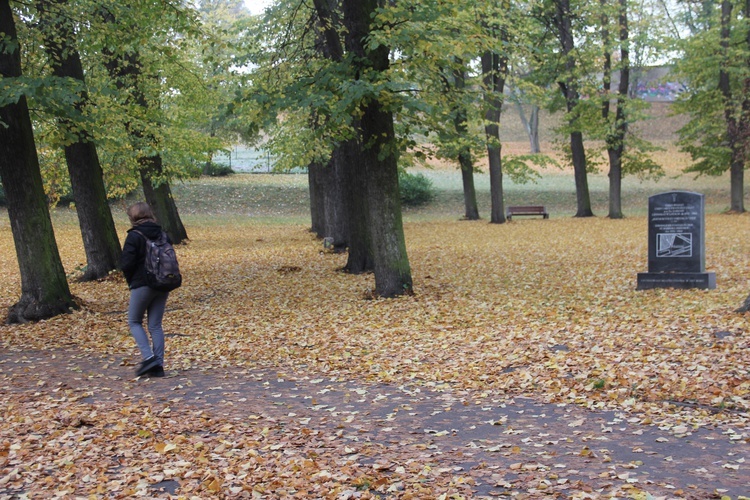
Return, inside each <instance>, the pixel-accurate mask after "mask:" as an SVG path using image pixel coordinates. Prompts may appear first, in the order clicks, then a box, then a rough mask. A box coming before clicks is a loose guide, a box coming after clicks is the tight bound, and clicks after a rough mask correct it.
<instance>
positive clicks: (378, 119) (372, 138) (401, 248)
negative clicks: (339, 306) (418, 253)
mask: <svg viewBox="0 0 750 500" xmlns="http://www.w3.org/2000/svg"><path fill="white" fill-rule="evenodd" d="M378 6H379V2H378V1H377V0H344V2H343V11H344V24H345V25H346V28H347V30H348V31H347V34H346V42H347V43H346V45H347V48H348V50H349V51H350V52H351V53H353V54H354V55H355V56H356V57H355V58H354V62H353V64H354V65H355V70H356V74H357V75H358V77H359V75H363V74H366V73H368V72H370V71H376V72H385V71H387V70H388V66H389V61H388V55H389V49H388V48H387V47H383V46H381V47H377V48H370V47H367V46H366V39H367V36H368V35H369V33H370V29H371V22H372V17H373V14H374V13H375V9H376V8H377V7H378ZM361 144H362V149H361V153H362V156H361V158H360V159H359V160H360V161H359V162H358V164H359V165H361V166H362V172H363V174H364V176H365V179H366V183H367V190H366V195H367V203H368V214H369V221H368V224H369V234H370V242H371V245H372V254H373V260H374V263H375V294H376V295H378V296H381V297H395V296H398V295H403V294H408V293H412V289H413V285H412V278H411V268H410V266H409V259H408V257H407V254H406V240H405V238H404V230H403V221H402V218H401V199H400V196H399V190H398V164H397V160H398V157H397V154H398V153H397V151H396V147H395V144H396V141H395V131H394V127H393V112H392V111H390V110H388V109H386V108H384V107H383V106H382V104H381V103H380V101H379V100H377V99H375V98H373V99H370V100H369V101H367V102H365V103H363V106H362V118H361Z"/></svg>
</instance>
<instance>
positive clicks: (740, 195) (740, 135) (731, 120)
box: [719, 0, 750, 213]
mask: <svg viewBox="0 0 750 500" xmlns="http://www.w3.org/2000/svg"><path fill="white" fill-rule="evenodd" d="M732 11H733V5H732V2H731V1H730V0H722V2H721V42H720V43H721V49H722V63H721V68H720V70H719V90H720V91H721V94H722V96H723V98H724V120H725V122H726V130H727V142H728V143H729V149H730V150H731V159H730V164H729V170H730V178H729V179H730V181H729V182H730V200H731V204H730V210H731V211H732V212H737V213H742V212H744V211H745V161H746V159H745V157H746V152H745V149H746V148H747V146H748V140H749V139H750V137H748V131H750V123H748V119H749V118H750V117H749V116H748V113H747V111H748V110H747V109H746V108H747V107H748V104H747V103H748V97H747V96H745V98H744V99H743V104H742V112H740V115H739V117H738V116H737V115H736V111H735V104H734V101H735V99H734V97H735V96H734V95H733V92H732V86H731V82H730V76H729V69H728V68H727V66H728V65H729V64H730V61H729V57H730V56H729V54H728V51H729V44H730V38H731V20H732ZM747 36H748V39H747V40H748V46H747V47H746V49H750V34H748V35H747ZM745 87H746V88H747V81H746V82H745Z"/></svg>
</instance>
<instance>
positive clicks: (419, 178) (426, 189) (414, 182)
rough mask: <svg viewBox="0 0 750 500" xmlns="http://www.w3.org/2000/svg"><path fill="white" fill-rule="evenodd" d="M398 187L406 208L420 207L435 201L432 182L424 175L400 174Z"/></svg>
mask: <svg viewBox="0 0 750 500" xmlns="http://www.w3.org/2000/svg"><path fill="white" fill-rule="evenodd" d="M398 187H399V191H400V193H401V203H403V204H404V205H406V206H411V207H415V206H419V205H424V204H426V203H429V202H431V201H432V200H434V199H435V191H434V190H433V188H432V181H431V180H430V179H428V178H427V177H425V176H424V175H422V174H410V173H408V172H403V171H402V172H399V174H398Z"/></svg>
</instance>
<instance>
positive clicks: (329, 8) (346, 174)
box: [313, 0, 375, 274]
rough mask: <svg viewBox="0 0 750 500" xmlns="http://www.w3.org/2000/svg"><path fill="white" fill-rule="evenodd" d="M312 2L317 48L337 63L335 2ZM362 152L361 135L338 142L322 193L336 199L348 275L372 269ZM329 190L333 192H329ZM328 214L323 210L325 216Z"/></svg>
mask: <svg viewBox="0 0 750 500" xmlns="http://www.w3.org/2000/svg"><path fill="white" fill-rule="evenodd" d="M313 4H314V6H315V11H316V12H317V14H318V18H319V22H318V23H317V26H318V28H319V30H320V36H319V40H320V49H319V50H320V51H321V53H322V54H323V55H324V56H325V57H326V58H328V59H330V60H332V61H334V62H341V61H342V60H343V58H344V45H343V44H342V42H341V39H340V38H339V34H338V31H337V30H336V28H337V27H338V26H339V25H340V23H341V20H340V18H339V17H338V14H337V13H336V11H335V4H336V2H335V0H314V2H313ZM351 45H352V44H351V43H350V46H351ZM352 126H353V128H354V129H355V130H358V131H361V123H360V122H359V121H358V120H354V123H353V124H352ZM363 155H364V153H363V152H362V144H361V137H359V138H356V139H347V140H345V141H343V142H341V143H339V144H338V145H337V146H336V148H335V151H334V153H333V154H332V159H331V161H332V166H333V167H334V168H333V170H334V172H335V174H334V175H333V177H334V178H335V182H332V183H328V184H327V185H326V195H327V196H334V197H335V198H336V202H335V203H329V206H330V207H331V208H332V209H333V208H334V207H335V210H336V212H337V217H338V219H337V221H336V222H335V223H334V224H333V226H335V228H338V229H340V230H343V232H344V238H343V239H344V240H345V244H346V245H347V246H348V252H349V253H348V259H347V262H346V265H345V266H344V271H346V272H348V273H352V274H362V273H366V272H371V271H373V270H374V268H375V263H374V255H373V249H372V245H371V239H370V224H369V218H370V214H369V205H368V200H367V196H366V195H363V194H365V193H367V179H366V178H365V176H364V172H363V171H362V170H363V169H362V165H361V158H362V156H363ZM332 190H336V192H335V193H333V192H332ZM329 215H330V213H328V212H327V216H329ZM330 230H333V228H331V229H330ZM334 238H335V237H334Z"/></svg>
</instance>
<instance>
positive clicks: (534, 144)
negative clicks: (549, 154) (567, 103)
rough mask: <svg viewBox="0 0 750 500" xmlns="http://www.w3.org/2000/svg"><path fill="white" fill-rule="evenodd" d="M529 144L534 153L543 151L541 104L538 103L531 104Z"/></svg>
mask: <svg viewBox="0 0 750 500" xmlns="http://www.w3.org/2000/svg"><path fill="white" fill-rule="evenodd" d="M528 134H529V145H530V148H531V153H532V154H537V153H541V152H542V148H541V147H540V146H539V106H537V105H536V104H532V105H531V114H530V115H529V126H528Z"/></svg>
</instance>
